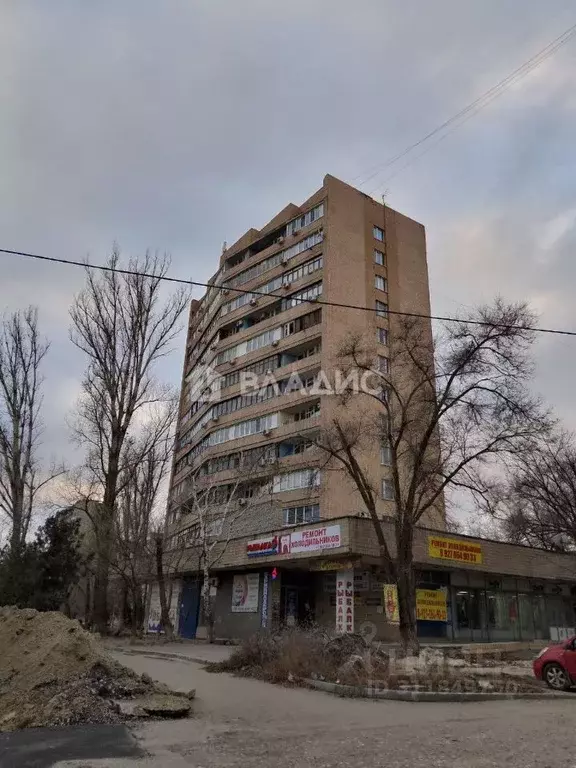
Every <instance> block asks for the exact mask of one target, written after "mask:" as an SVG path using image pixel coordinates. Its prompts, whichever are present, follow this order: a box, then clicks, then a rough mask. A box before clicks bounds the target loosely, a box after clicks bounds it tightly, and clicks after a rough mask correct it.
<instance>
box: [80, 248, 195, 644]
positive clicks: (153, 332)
mask: <svg viewBox="0 0 576 768" xmlns="http://www.w3.org/2000/svg"><path fill="white" fill-rule="evenodd" d="M168 266H169V260H168V259H167V257H165V256H164V257H159V256H157V255H156V256H152V255H150V254H148V253H147V254H146V255H145V257H144V258H143V259H142V260H141V261H138V260H135V259H134V260H131V261H130V262H129V264H128V269H127V270H126V271H122V270H121V269H120V254H119V252H118V250H117V249H116V248H115V249H114V250H113V253H112V255H111V257H110V259H109V261H108V271H106V272H103V273H98V272H95V271H93V270H91V269H89V268H87V270H86V286H85V288H84V290H83V291H82V292H81V293H80V294H79V296H77V297H76V299H75V301H74V304H73V306H72V309H71V312H70V314H71V318H72V329H71V339H72V341H73V343H74V344H75V345H76V346H77V347H78V348H79V349H81V350H82V351H83V352H84V353H85V354H86V355H87V357H88V366H87V369H86V372H85V374H84V379H83V382H82V389H83V392H82V396H81V399H80V402H79V406H78V414H77V420H76V423H75V425H74V433H75V436H76V439H77V440H78V442H79V443H80V444H81V445H83V446H86V447H87V450H88V456H87V468H88V471H89V472H90V473H91V474H92V476H93V480H94V481H95V482H96V483H97V484H99V485H100V487H101V489H102V507H101V513H100V519H99V521H98V530H97V541H98V553H97V564H96V577H95V586H94V618H95V623H96V626H97V627H98V629H99V630H100V631H106V628H107V622H108V603H107V595H108V582H109V573H110V562H111V555H112V549H113V540H114V520H115V515H116V509H117V502H118V493H119V483H120V480H121V477H122V474H123V473H124V471H125V466H124V465H123V461H124V458H123V457H125V456H128V455H129V454H128V453H127V452H126V451H125V445H126V441H127V440H129V439H130V434H131V430H132V429H134V427H135V426H137V424H138V418H139V417H140V415H141V414H142V412H143V411H145V409H146V408H147V407H149V406H150V405H151V404H153V403H157V402H163V401H165V400H167V399H169V393H168V392H167V391H166V389H165V388H164V387H161V386H160V385H159V383H158V381H157V379H156V376H155V368H156V367H157V363H158V362H159V361H160V360H161V359H162V358H163V357H165V356H166V355H167V354H168V353H169V352H170V347H171V342H172V341H173V340H174V338H175V337H176V335H177V334H178V332H179V330H180V328H179V320H180V317H181V315H182V313H183V311H184V309H185V307H186V304H187V293H186V292H185V291H184V290H178V291H176V292H175V293H173V294H172V295H171V296H170V297H168V298H167V299H166V300H163V298H162V280H163V278H164V276H165V275H166V272H167V270H168Z"/></svg>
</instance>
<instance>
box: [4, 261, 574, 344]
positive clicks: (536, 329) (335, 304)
mask: <svg viewBox="0 0 576 768" xmlns="http://www.w3.org/2000/svg"><path fill="white" fill-rule="evenodd" d="M0 253H5V254H8V255H11V256H22V257H24V258H28V259H37V260H38V261H47V262H51V263H53V264H66V265H68V266H74V267H82V268H83V269H97V270H100V271H101V272H115V273H117V274H120V275H133V276H135V277H146V278H149V279H152V280H163V281H164V282H168V283H177V284H179V285H191V286H194V287H199V288H214V289H217V290H219V291H221V292H224V291H228V292H230V291H231V292H233V293H240V294H250V295H251V296H263V297H264V298H270V297H272V298H276V299H286V298H290V297H289V296H286V294H284V293H275V292H271V293H266V292H264V291H258V290H247V289H246V288H232V287H231V286H230V287H228V286H226V285H215V284H214V283H200V282H198V281H197V280H185V279H184V278H181V277H169V276H168V275H157V274H156V275H155V274H153V273H148V272H138V271H137V270H133V269H122V268H121V267H109V266H106V265H105V264H89V263H88V262H85V261H73V260H72V259H61V258H57V257H55V256H41V255H40V254H37V253H26V252H25V251H13V250H10V249H8V248H0ZM292 301H296V302H298V303H300V304H312V305H316V306H317V305H320V306H325V307H339V308H340V309H356V310H359V311H360V312H374V313H376V314H378V313H380V314H381V315H382V316H385V315H386V316H387V315H398V316H400V317H414V318H419V319H421V320H438V321H440V322H445V323H462V324H465V325H481V326H486V325H488V326H493V327H494V328H516V329H517V330H519V331H532V332H534V333H548V334H556V335H559V336H576V331H565V330H561V329H558V328H540V327H538V326H529V325H513V324H512V325H510V324H507V323H491V322H489V321H488V320H469V319H462V318H459V317H448V316H443V315H427V314H424V313H420V312H401V311H400V310H395V309H388V308H387V309H386V310H381V309H377V308H375V307H364V306H361V305H359V304H344V303H340V302H337V301H327V300H326V299H315V298H312V299H292Z"/></svg>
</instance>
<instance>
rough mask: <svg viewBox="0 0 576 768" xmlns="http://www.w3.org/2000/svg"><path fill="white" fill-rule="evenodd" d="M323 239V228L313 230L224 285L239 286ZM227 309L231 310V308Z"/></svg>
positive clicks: (223, 285)
mask: <svg viewBox="0 0 576 768" xmlns="http://www.w3.org/2000/svg"><path fill="white" fill-rule="evenodd" d="M323 239H324V234H323V232H322V230H321V229H319V230H318V231H317V232H313V233H312V234H311V235H308V236H307V237H305V238H304V239H303V240H300V242H298V243H294V245H291V246H290V248H285V249H284V250H283V251H278V252H277V253H275V254H274V255H273V256H269V257H268V258H267V259H264V260H263V261H260V262H258V264H254V266H253V267H250V268H249V269H245V270H244V271H243V272H240V273H239V274H237V275H235V276H234V277H233V278H231V279H230V280H226V282H225V283H223V284H222V287H223V288H228V287H229V288H237V287H238V286H239V285H244V283H248V282H249V281H250V280H253V279H254V278H255V277H259V276H260V275H262V274H264V272H268V270H270V269H273V268H274V267H277V266H278V264H285V263H286V262H288V261H290V259H293V258H294V257H295V256H298V254H300V253H303V252H304V251H307V250H308V249H309V248H313V247H314V246H315V245H318V243H321V242H322V240H323ZM226 311H228V312H229V311H230V310H226ZM224 314H225V312H224Z"/></svg>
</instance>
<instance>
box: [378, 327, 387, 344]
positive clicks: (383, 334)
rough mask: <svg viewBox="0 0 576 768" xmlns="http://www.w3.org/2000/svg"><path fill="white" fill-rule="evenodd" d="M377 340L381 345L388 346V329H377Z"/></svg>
mask: <svg viewBox="0 0 576 768" xmlns="http://www.w3.org/2000/svg"><path fill="white" fill-rule="evenodd" d="M376 338H377V339H378V341H379V342H380V344H388V331H387V330H386V328H376Z"/></svg>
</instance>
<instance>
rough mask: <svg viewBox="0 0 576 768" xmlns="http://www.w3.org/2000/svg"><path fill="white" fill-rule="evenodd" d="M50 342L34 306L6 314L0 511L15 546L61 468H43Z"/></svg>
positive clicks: (1, 345)
mask: <svg viewBox="0 0 576 768" xmlns="http://www.w3.org/2000/svg"><path fill="white" fill-rule="evenodd" d="M48 347H49V345H48V343H47V342H46V340H45V339H43V338H42V337H41V335H40V331H39V329H38V312H37V310H36V309H35V308H33V307H29V308H28V309H26V310H24V311H23V312H16V313H14V314H13V315H11V316H9V317H7V318H5V319H4V320H3V322H2V326H1V328H0V511H1V512H2V513H3V515H5V517H6V518H7V520H8V522H9V546H10V551H11V553H12V554H14V555H15V554H17V552H18V551H19V549H20V547H21V546H22V544H23V543H24V541H25V540H26V535H27V534H28V530H29V528H30V521H31V519H32V514H33V511H34V506H35V504H36V502H37V500H38V494H39V492H40V491H41V490H42V488H44V486H45V485H46V484H47V483H49V482H50V481H51V480H52V479H53V478H54V477H55V476H56V475H58V474H61V471H62V470H60V469H58V470H57V469H54V468H53V469H52V470H51V471H49V472H44V473H43V472H42V471H41V468H40V466H39V456H38V452H39V447H40V439H41V434H42V422H41V417H40V410H41V407H42V383H43V377H42V374H41V370H40V369H41V366H42V362H43V360H44V357H45V356H46V353H47V352H48Z"/></svg>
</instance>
